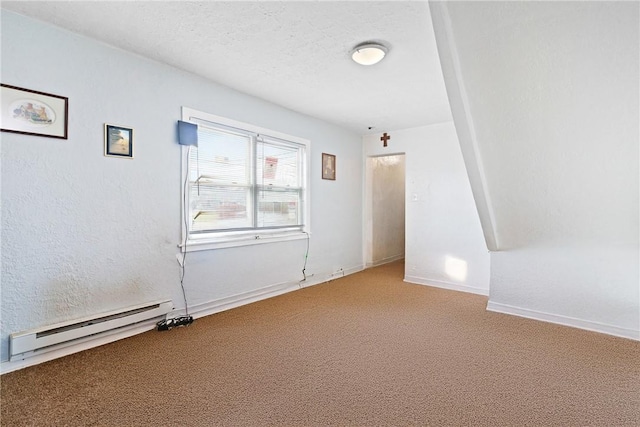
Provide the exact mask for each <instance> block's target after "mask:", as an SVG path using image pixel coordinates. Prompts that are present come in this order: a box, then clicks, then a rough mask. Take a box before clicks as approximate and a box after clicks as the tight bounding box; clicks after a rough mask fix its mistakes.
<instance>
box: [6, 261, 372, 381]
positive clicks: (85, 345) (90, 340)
mask: <svg viewBox="0 0 640 427" xmlns="http://www.w3.org/2000/svg"><path fill="white" fill-rule="evenodd" d="M363 269H364V267H363V266H362V265H358V266H355V267H351V268H346V269H344V275H345V276H347V275H349V274H353V273H357V272H359V271H362V270H363ZM316 276H317V278H316ZM341 277H342V276H341ZM334 279H338V277H331V275H330V274H318V275H315V274H314V275H313V276H311V277H308V278H307V280H306V281H304V282H286V283H279V284H275V285H271V286H267V287H264V288H261V289H256V290H254V291H250V292H244V293H241V294H237V295H233V296H229V297H225V298H220V299H218V300H214V301H210V302H206V303H202V304H197V305H194V306H191V307H189V314H190V315H191V316H193V317H194V318H195V319H197V318H199V317H204V316H208V315H211V314H215V313H219V312H221V311H225V310H230V309H232V308H236V307H240V306H242V305H246V304H251V303H252V302H257V301H260V300H264V299H267V298H272V297H275V296H278V295H282V294H285V293H287V292H291V291H295V290H298V289H301V288H306V287H309V286H313V285H317V284H320V283H324V282H329V281H331V280H334ZM184 314H185V310H184V309H179V310H173V311H171V312H169V313H168V314H167V315H166V317H167V318H171V317H176V316H182V315H184ZM157 321H158V319H155V320H149V321H144V322H140V323H137V324H135V325H131V326H127V327H124V328H119V329H116V330H113V331H107V332H103V333H102V334H100V335H96V336H93V337H87V338H83V339H81V340H77V341H74V342H73V343H71V344H67V345H66V346H65V347H64V348H60V349H50V351H46V352H42V353H41V354H33V353H32V354H28V355H25V356H28V357H25V358H24V359H22V360H14V361H4V362H1V363H0V375H2V374H6V373H8V372H12V371H17V370H18V369H23V368H26V367H29V366H34V365H38V364H40V363H44V362H48V361H50V360H53V359H57V358H60V357H63V356H68V355H70V354H73V353H78V352H80V351H84V350H88V349H90V348H94V347H98V346H101V345H104V344H109V343H112V342H114V341H118V340H121V339H124V338H128V337H131V336H133V335H137V334H141V333H143V332H147V331H151V330H153V329H155V327H156V323H157Z"/></svg>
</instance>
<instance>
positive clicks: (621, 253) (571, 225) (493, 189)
mask: <svg viewBox="0 0 640 427" xmlns="http://www.w3.org/2000/svg"><path fill="white" fill-rule="evenodd" d="M639 8H640V4H638V3H637V2H464V3H461V2H450V3H446V4H444V3H440V4H434V5H432V15H433V18H434V28H435V29H436V36H437V39H438V44H439V50H440V52H441V56H443V58H447V57H448V58H454V59H455V60H451V61H449V60H444V59H443V61H442V63H443V68H444V74H445V81H446V82H447V86H448V88H452V87H453V88H463V90H462V91H457V90H454V91H451V90H450V91H449V96H450V100H451V104H452V111H453V113H454V117H455V119H456V123H458V122H463V123H462V124H463V125H464V127H465V128H466V129H473V130H474V132H467V133H465V134H464V135H463V134H462V133H461V134H460V135H461V145H462V147H463V150H465V157H466V158H479V159H481V163H482V170H483V175H482V176H480V175H476V176H472V177H471V179H472V181H474V182H475V184H478V181H480V180H483V181H484V182H485V183H486V193H485V194H484V196H486V197H488V199H489V201H490V203H489V205H490V206H492V207H493V212H489V211H487V210H484V211H483V212H481V215H484V216H485V217H490V216H492V215H493V217H494V220H495V237H496V240H497V242H498V243H497V252H492V255H491V295H490V302H489V306H490V308H494V309H497V310H501V311H507V312H513V313H516V314H521V315H525V316H530V317H536V318H541V319H545V320H550V321H555V322H559V323H566V324H570V325H574V326H579V327H584V328H587V329H594V330H599V331H602V332H608V333H613V334H616V335H622V336H627V337H632V338H640V293H639V288H640V277H639V268H640V265H639V255H640V254H639V210H638V205H639V197H638V196H639V194H638V192H639V145H640V141H639V139H640V138H639V131H640V126H639V120H640V111H639V107H638V106H639V79H638V76H639V75H640V65H639V56H640V38H639V37H640V34H639V26H640V25H639V21H640V10H639ZM447 38H448V40H446V39H447ZM445 41H446V43H445ZM465 108H466V112H467V113H469V114H467V117H464V116H465ZM469 120H470V121H471V123H469ZM463 138H464V139H465V140H464V141H463V140H462V139H463ZM473 138H475V141H471V140H470V139H473ZM474 147H475V148H474ZM474 149H475V150H476V151H475V152H470V151H471V150H474ZM467 154H468V156H467ZM475 188H479V186H476V187H475ZM480 209H481V210H483V209H484V208H483V207H480Z"/></svg>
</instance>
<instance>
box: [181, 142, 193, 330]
mask: <svg viewBox="0 0 640 427" xmlns="http://www.w3.org/2000/svg"><path fill="white" fill-rule="evenodd" d="M190 154H191V146H189V151H188V154H187V159H188V158H189V155H190ZM187 161H188V160H187ZM188 191H189V169H188V168H187V171H186V173H185V174H184V184H183V192H182V206H183V209H184V212H183V218H184V241H183V242H182V243H183V244H182V262H181V263H178V264H180V288H181V289H182V297H183V298H184V311H185V313H186V316H187V317H189V304H187V294H186V292H185V290H184V274H185V266H184V262H185V260H186V259H187V241H188V240H189V221H188V219H187V217H188V216H189V209H188V206H187V200H188V197H187V192H188Z"/></svg>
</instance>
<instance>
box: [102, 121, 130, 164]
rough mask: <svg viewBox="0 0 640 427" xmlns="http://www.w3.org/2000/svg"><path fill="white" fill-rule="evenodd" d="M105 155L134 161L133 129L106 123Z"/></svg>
mask: <svg viewBox="0 0 640 427" xmlns="http://www.w3.org/2000/svg"><path fill="white" fill-rule="evenodd" d="M104 155H105V156H112V157H124V158H128V159H133V128H127V127H123V126H114V125H109V124H106V123H105V124H104Z"/></svg>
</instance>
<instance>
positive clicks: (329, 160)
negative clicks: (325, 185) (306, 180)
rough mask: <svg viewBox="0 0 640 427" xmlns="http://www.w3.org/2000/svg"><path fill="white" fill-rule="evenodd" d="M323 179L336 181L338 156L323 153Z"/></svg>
mask: <svg viewBox="0 0 640 427" xmlns="http://www.w3.org/2000/svg"><path fill="white" fill-rule="evenodd" d="M322 179H331V180H335V179H336V156H334V155H333V154H327V153H322Z"/></svg>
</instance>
